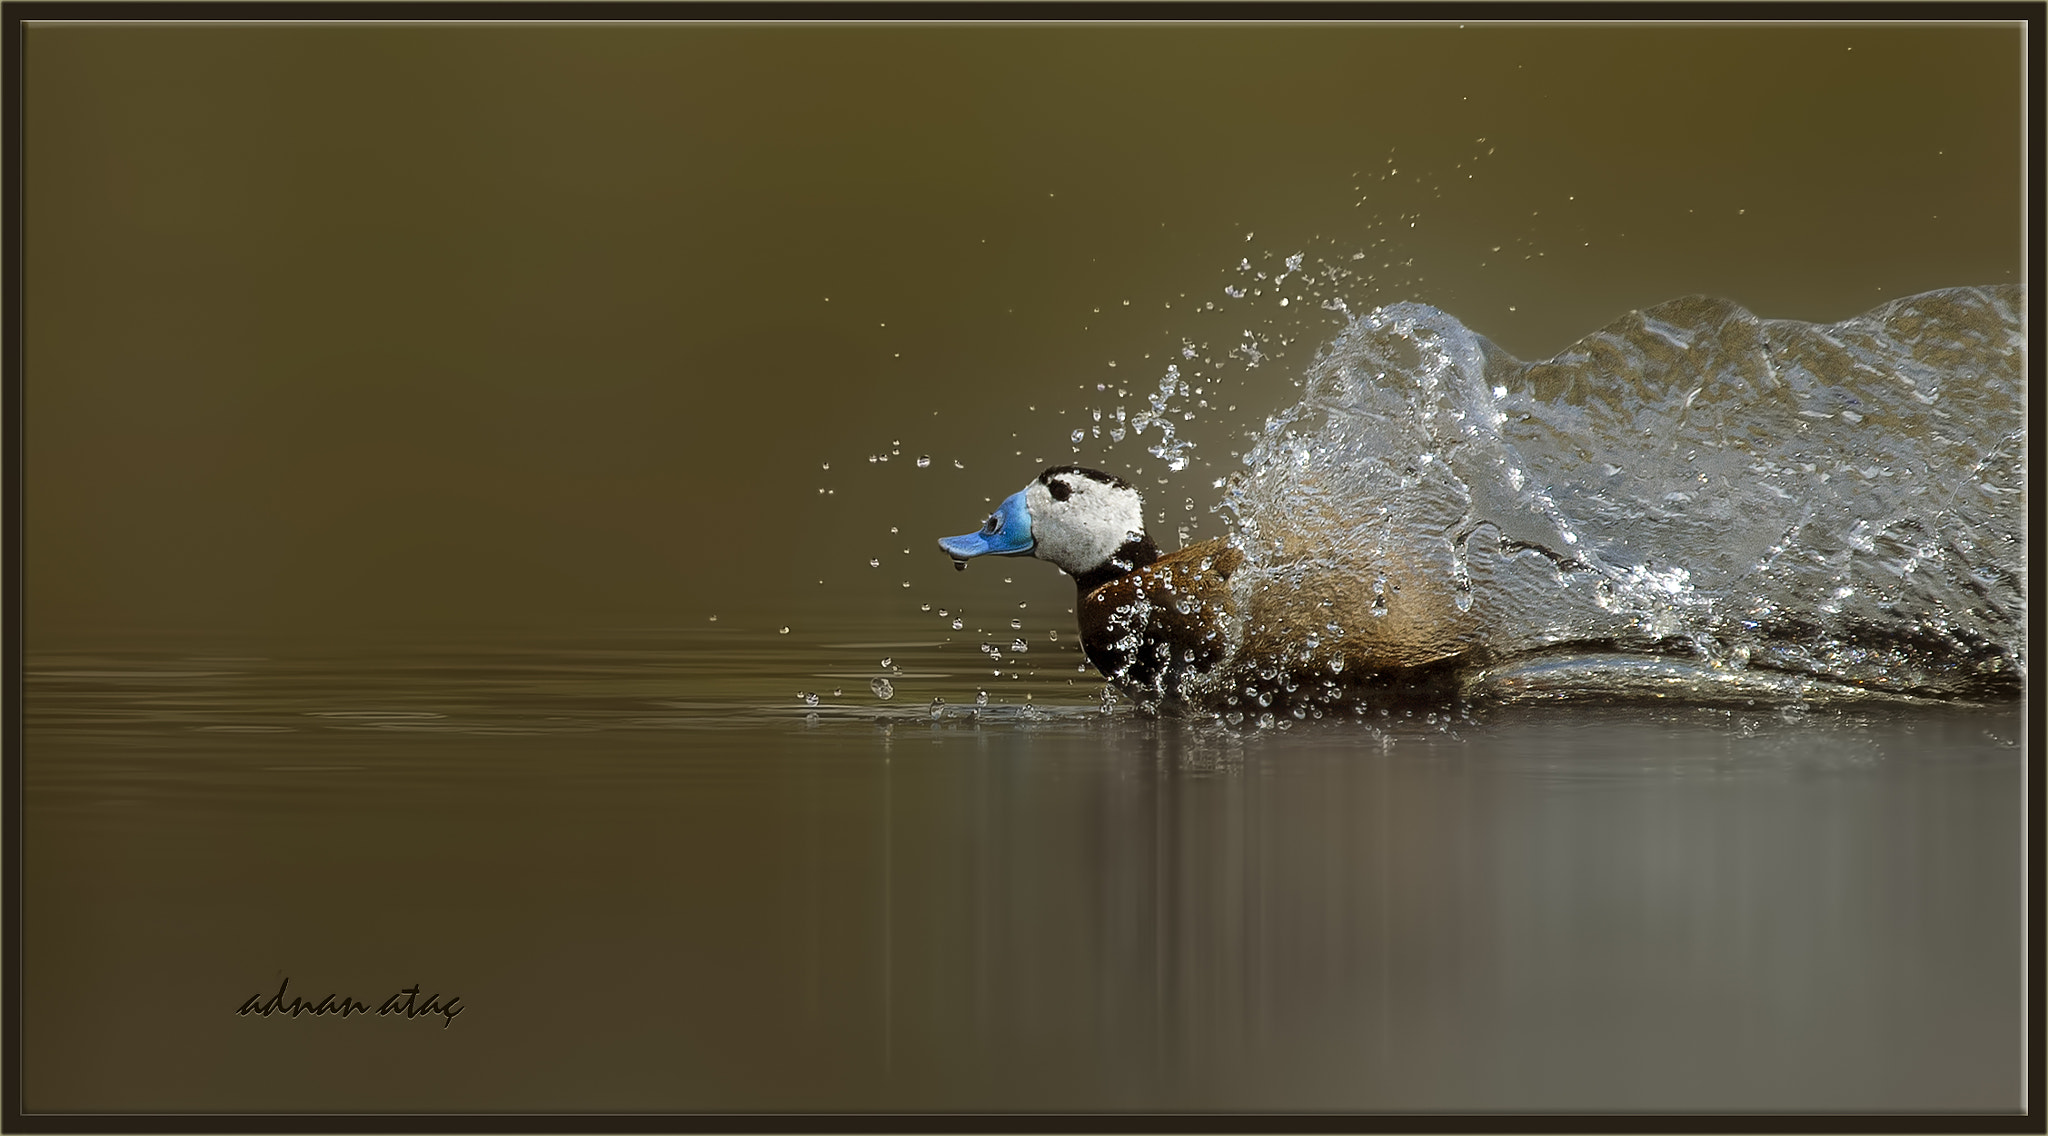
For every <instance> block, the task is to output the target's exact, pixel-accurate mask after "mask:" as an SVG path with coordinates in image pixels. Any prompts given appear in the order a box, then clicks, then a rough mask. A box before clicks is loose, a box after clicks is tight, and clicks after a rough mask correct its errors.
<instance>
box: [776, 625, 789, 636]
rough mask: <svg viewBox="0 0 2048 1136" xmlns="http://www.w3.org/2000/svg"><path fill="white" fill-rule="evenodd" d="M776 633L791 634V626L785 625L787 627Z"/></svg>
mask: <svg viewBox="0 0 2048 1136" xmlns="http://www.w3.org/2000/svg"><path fill="white" fill-rule="evenodd" d="M776 634H777V635H787V634H789V628H787V627H785V628H783V629H782V630H780V631H777V632H776Z"/></svg>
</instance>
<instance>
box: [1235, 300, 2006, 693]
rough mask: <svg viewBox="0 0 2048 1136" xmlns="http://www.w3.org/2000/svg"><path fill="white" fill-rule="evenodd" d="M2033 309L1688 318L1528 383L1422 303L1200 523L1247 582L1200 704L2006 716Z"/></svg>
mask: <svg viewBox="0 0 2048 1136" xmlns="http://www.w3.org/2000/svg"><path fill="white" fill-rule="evenodd" d="M2025 300H2026V296H2025V290H2024V288H2022V287H2020V286H1998V287H1986V288H1955V289H1947V290H1942V291H1936V292H1928V293H1924V294H1922V295H1917V296H1911V297H1907V298H1905V299H1900V300H1895V301H1893V302H1890V303H1887V304H1885V305H1884V306H1882V307H1880V308H1877V309H1876V310H1874V311H1872V312H1869V313H1867V314H1865V315H1862V316H1858V317H1856V318H1854V319H1850V320H1845V321H1842V322H1840V323H1834V324H1813V323H1803V322H1798V321H1791V320H1767V319H1762V318H1760V317H1758V316H1756V315H1755V314H1753V313H1751V312H1749V311H1746V310H1744V309H1743V308H1741V307H1739V306H1737V305H1735V304H1733V303H1730V302H1728V301H1726V300H1719V299H1711V298H1707V297H1687V298H1684V299H1679V300H1673V301H1671V302H1669V303H1665V304H1660V305H1658V306H1656V307H1653V308H1649V309H1647V310H1644V311H1640V312H1632V313H1630V314H1629V315H1628V316H1626V317H1624V318H1622V319H1620V320H1617V321H1616V322H1615V323H1613V324H1612V325H1610V326H1608V327H1606V328H1604V329H1602V330H1600V331H1598V332H1595V333H1594V334H1592V335H1589V336H1587V337H1586V338H1585V339H1583V340H1581V341H1580V342H1578V343H1577V344H1575V345H1573V346H1572V347H1570V348H1568V349H1567V350H1565V351H1564V352H1562V353H1560V354H1558V355H1557V356H1555V357H1554V358H1551V359H1548V360H1544V361H1541V362H1535V363H1526V362H1523V361H1521V360H1518V359H1515V358H1514V357H1512V356H1511V355H1509V354H1508V353H1506V352H1505V351H1503V350H1501V349H1500V348H1498V347H1497V346H1495V345H1494V344H1492V343H1490V342H1488V341H1487V340H1486V339H1485V338H1484V337H1483V336H1480V335H1478V334H1476V333H1474V332H1472V331H1471V330H1469V329H1468V328H1466V327H1465V326H1464V325H1462V324H1461V323H1459V322H1458V321H1457V320H1456V319H1454V318H1453V317H1451V316H1450V315H1448V314H1446V313H1444V312H1442V311H1440V310H1438V309H1436V308H1433V307H1429V306H1427V305H1423V304H1413V303H1403V304H1395V305H1390V306H1388V307H1385V308H1381V309H1379V310H1376V311H1374V312H1372V313H1370V314H1368V315H1364V316H1360V317H1354V318H1353V319H1352V320H1351V321H1350V323H1349V325H1348V326H1347V327H1346V328H1345V329H1344V330H1343V331H1342V332H1341V333H1340V334H1339V335H1338V337H1337V338H1336V339H1335V340H1334V341H1333V342H1332V343H1331V344H1330V345H1329V346H1328V347H1327V348H1326V349H1325V350H1324V351H1323V352H1322V354H1321V355H1320V356H1319V357H1318V358H1317V360H1316V361H1315V362H1314V363H1313V364H1312V366H1311V368H1310V370H1309V373H1308V375H1307V377H1306V380H1305V382H1304V384H1303V385H1304V387H1305V391H1304V394H1303V397H1302V399H1301V401H1300V403H1299V404H1298V405H1296V406H1295V407H1294V408H1292V409H1291V410H1289V411H1287V412H1285V413H1284V414H1281V415H1280V416H1278V417H1276V418H1275V419H1273V420H1271V421H1269V422H1268V423H1267V426H1266V428H1265V430H1264V431H1263V432H1262V433H1260V434H1259V436H1258V437H1257V438H1256V439H1255V442H1254V444H1253V446H1252V448H1251V450H1250V451H1249V452H1248V453H1247V454H1246V455H1245V465H1246V469H1245V470H1244V471H1242V472H1241V473H1240V474H1239V475H1237V476H1236V477H1234V478H1233V479H1232V482H1231V484H1230V486H1229V488H1228V490H1227V495H1226V497H1225V499H1224V501H1223V502H1222V504H1221V505H1220V506H1219V509H1221V510H1222V511H1223V512H1225V513H1226V514H1227V516H1228V518H1229V520H1230V521H1231V524H1232V527H1233V529H1234V530H1235V537H1234V539H1236V540H1237V541H1238V542H1239V543H1240V544H1241V545H1242V546H1243V547H1244V550H1245V552H1246V565H1245V567H1244V568H1243V569H1241V570H1240V572H1239V573H1238V575H1237V576H1236V577H1235V578H1234V579H1233V580H1232V586H1233V589H1234V591H1235V595H1236V599H1237V602H1238V611H1239V616H1240V619H1239V626H1238V627H1237V628H1236V629H1235V631H1234V634H1233V638H1234V639H1235V640H1236V641H1237V650H1236V651H1235V652H1234V653H1233V656H1232V659H1233V661H1232V663H1231V664H1230V665H1229V666H1227V667H1225V668H1223V669H1222V670H1221V671H1219V672H1218V674H1217V675H1216V676H1214V681H1213V682H1212V683H1211V684H1210V685H1209V687H1208V689H1207V692H1206V700H1207V701H1208V702H1210V703H1211V704H1213V705H1217V706H1220V707H1221V708H1223V709H1225V710H1250V709H1254V707H1253V706H1252V705H1251V703H1252V702H1254V701H1257V700H1258V698H1259V696H1260V695H1265V696H1266V701H1267V702H1268V703H1270V702H1271V701H1272V698H1271V696H1272V695H1273V694H1274V693H1275V692H1276V689H1277V690H1278V691H1280V692H1282V693H1288V694H1298V693H1300V692H1301V691H1302V690H1303V688H1304V687H1306V688H1307V690H1308V692H1309V693H1310V694H1312V695H1314V694H1320V695H1322V696H1324V697H1325V698H1327V699H1328V700H1332V701H1335V700H1338V699H1341V698H1348V697H1352V696H1355V694H1356V693H1357V691H1358V690H1359V689H1361V679H1362V677H1363V676H1371V677H1370V678H1369V679H1366V685H1377V686H1379V687H1389V686H1399V685H1402V684H1404V683H1406V684H1414V683H1420V682H1425V681H1426V682H1430V683H1437V682H1443V681H1451V682H1453V683H1455V684H1456V685H1457V687H1458V689H1459V690H1461V691H1462V692H1464V693H1466V694H1468V695H1475V696H1478V697H1527V696H1536V697H1540V696H1542V695H1541V694H1536V695H1531V694H1529V691H1530V690H1531V689H1532V688H1534V689H1549V690H1569V691H1572V692H1573V695H1572V696H1575V697H1583V696H1587V695H1589V694H1590V695H1598V694H1600V693H1602V692H1610V693H1623V694H1631V695H1634V694H1641V693H1643V689H1642V682H1643V680H1644V679H1645V678H1646V677H1653V678H1655V680H1656V681H1655V682H1654V683H1652V684H1651V685H1652V686H1653V687H1654V688H1655V690H1656V692H1657V693H1658V694H1659V695H1660V696H1678V697H1687V696H1695V697H1704V698H1721V697H1738V698H1741V699H1745V700H1753V699H1758V698H1777V697H1781V696H1783V695H1784V692H1785V691H1786V690H1787V689H1792V688H1796V689H1797V690H1799V691H1802V692H1803V693H1801V694H1800V695H1798V697H1801V698H1811V697H1817V696H1821V695H1824V694H1825V693H1826V692H1827V691H1828V690H1831V689H1839V690H1840V691H1841V692H1844V693H1856V694H1863V695H1868V694H1878V695H1894V696H1899V697H1908V698H1941V699H1965V700H1976V699H1987V698H2002V697H2011V696H2014V695H2016V694H2017V693H2018V692H2019V691H2020V689H2021V686H2022V684H2023V683H2024V679H2025V672H2026V654H2025V642H2024V622H2025V611H2026V577H2025V543H2024V528H2023V521H2022V517H2023V510H2024V508H2025V497H2026V493H2025V400H2024V393H2023V391H2024V385H2023V384H2024V375H2025V370H2026V340H2025V334H2024V319H2025ZM1574 659H1578V660H1584V661H1585V665H1584V666H1582V667H1578V668H1574V667H1573V666H1571V665H1570V664H1571V661H1572V660H1574ZM1617 659H1619V660H1620V662H1619V663H1617ZM1629 659H1640V660H1644V662H1642V663H1641V664H1639V665H1636V666H1633V667H1632V666H1630V665H1629V664H1628V660H1629ZM1650 659H1654V660H1656V662H1655V664H1654V665H1651V664H1650V663H1649V662H1648V661H1647V660H1650ZM1537 661H1540V664H1541V665H1540V666H1537V665H1534V663H1535V662H1537ZM1645 667H1648V668H1649V669H1648V670H1647V671H1646V670H1645V669H1644V668H1645ZM1686 668H1691V673H1692V674H1694V675H1695V676H1696V678H1695V680H1693V681H1688V680H1687V679H1686V678H1685V677H1684V676H1685V674H1686V673H1687V671H1686ZM1651 672H1654V674H1652V673H1651ZM1532 674H1536V675H1541V676H1547V677H1548V679H1550V680H1552V681H1551V682H1550V684H1549V685H1547V686H1546V685H1545V684H1544V683H1541V682H1538V683H1535V684H1533V687H1532V684H1531V683H1530V681H1529V679H1530V676H1531V675H1532ZM1560 676H1564V679H1565V680H1564V681H1557V680H1559V678H1560ZM1745 678H1747V679H1749V680H1751V681H1745ZM1660 684H1661V685H1660ZM1731 692H1732V693H1731ZM1307 701H1310V702H1314V701H1315V699H1314V698H1310V699H1307Z"/></svg>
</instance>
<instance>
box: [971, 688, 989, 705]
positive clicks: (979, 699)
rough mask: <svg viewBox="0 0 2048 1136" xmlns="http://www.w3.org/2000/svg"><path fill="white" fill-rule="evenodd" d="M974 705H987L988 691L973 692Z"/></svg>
mask: <svg viewBox="0 0 2048 1136" xmlns="http://www.w3.org/2000/svg"><path fill="white" fill-rule="evenodd" d="M974 704H975V705H976V706H986V705H988V691H986V690H977V691H975V692H974Z"/></svg>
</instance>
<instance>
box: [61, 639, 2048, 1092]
mask: <svg viewBox="0 0 2048 1136" xmlns="http://www.w3.org/2000/svg"><path fill="white" fill-rule="evenodd" d="M876 634H884V633H882V632H876V631H874V630H873V629H867V628H862V627H860V626H856V625H853V624H847V625H845V626H841V627H836V628H829V629H827V630H826V631H823V632H820V631H817V630H815V629H813V630H810V631H809V632H807V633H800V634H793V635H790V636H778V635H776V634H774V633H773V631H772V629H771V630H769V631H766V632H763V631H762V630H761V629H759V628H755V629H753V630H744V629H740V628H720V627H716V626H713V627H708V628H703V629H690V630H644V631H632V632H607V633H592V634H591V635H588V636H586V637H583V638H580V639H574V640H571V639H565V638H562V637H560V636H551V637H534V638H531V639H511V638H502V637H500V638H491V639H484V638H473V639H458V638H449V639H444V640H439V641H433V640H417V641H409V642H389V641H385V642H374V641H369V640H364V641H362V642H358V643H354V644H339V643H331V644H328V645H325V646H321V647H317V648H315V647H311V646H300V647H294V648H291V649H286V648H284V647H280V646H277V645H275V644H258V643H253V642H247V641H229V640H222V639H216V638H206V637H199V636H191V637H175V636H167V637H158V638H153V639H141V638H134V637H128V638H121V639H102V640H93V639H79V640H75V641H72V642H69V643H66V644H61V645H39V646H38V649H36V650H33V651H32V652H31V653H30V656H29V659H28V667H27V669H28V672H29V674H28V679H27V682H28V689H27V717H26V728H27V749H26V794H25V797H24V806H25V822H26V823H25V828H24V831H23V833H22V837H23V861H22V862H23V864H24V865H25V867H26V871H27V890H26V924H25V926H26V931H25V936H24V943H23V946H24V950H25V959H24V961H25V964H26V966H27V972H28V974H29V975H30V977H31V981H29V983H28V984H27V991H26V998H25V1006H24V1011H25V1019H26V1020H25V1030H26V1042H27V1044H26V1047H25V1054H24V1056H25V1062H26V1063H25V1069H24V1103H25V1105H26V1107H27V1108H29V1109H31V1110H121V1109H148V1110H160V1109H163V1110H192V1109H197V1110H248V1109H263V1110H280V1109H283V1110H298V1109H307V1110H362V1109H376V1110H387V1111H388V1110H443V1109H460V1110H498V1109H514V1110H577V1111H583V1110H590V1111H614V1110H622V1109H632V1110H714V1109H747V1110H751V1109H778V1110H780V1109H891V1110H924V1109H970V1110H979V1109H1000V1110H1019V1109H1023V1110H1037V1109H1061V1110H1073V1109H1081V1110H1105V1109H1106V1110H1129V1109H1281V1110H1303V1109H1310V1110H1391V1109H1458V1110H1466V1109H1539V1108H1540V1109H1589V1110H1613V1109H1636V1110H1640V1109H1660V1110H1661V1109H1827V1110H1834V1109H1875V1110H1890V1109H1995V1110H2004V1109H2009V1108H2014V1107H2017V1105H2018V1103H2019V1090H2020V1076H2021V1068H2020V1052H2021V1028H2022V1018H2021V1004H2020V1003H2021V993H2022V987H2021V975H2022V969H2021V968H2022V958H2021V946H2022V941H2021V935H2022V926H2021V924H2022V920H2021V910H2022V908H2021V889H2022V874H2021V853H2022V823H2021V818H2022V797H2023V788H2022V779H2023V769H2022V760H2021V754H2022V749H2021V747H2020V741H2021V734H2020V731H2021V720H2020V719H2021V715H2020V713H2019V711H2018V709H2017V708H1999V709H1990V710H1985V709H1938V710H1913V711H1902V712H1868V711H1865V712H1858V713H1854V714H1845V713H1837V712H1834V711H1826V710H1813V711H1808V712H1785V711H1781V710H1775V709H1773V710H1745V711H1726V710H1690V711H1688V710H1680V709H1666V708H1658V707H1651V708H1647V709H1645V708H1642V707H1634V708H1626V709H1623V708H1570V709H1558V708H1549V709H1540V710H1535V709H1525V710H1516V711H1512V712H1499V713H1495V714H1491V715H1485V716H1478V717H1469V718H1468V717H1464V716H1458V717H1456V718H1446V719H1444V720H1439V721H1436V722H1431V721H1428V720H1426V719H1424V718H1419V717H1418V718H1412V719H1389V720H1379V721H1375V722H1373V723H1360V722H1341V723H1340V722H1336V721H1313V720H1311V721H1306V722H1302V723H1299V724H1296V725H1294V726H1293V727H1292V728H1290V729H1286V730H1272V731H1266V732H1257V731H1243V730H1231V729H1223V728H1220V727H1215V726H1208V725H1197V724H1192V723H1186V722H1176V721H1158V720H1146V719H1143V718H1140V717H1137V716H1135V715H1133V714H1131V713H1130V712H1129V711H1127V710H1117V711H1114V712H1112V713H1109V714H1107V715H1105V714H1104V713H1103V712H1102V710H1101V707H1100V706H1099V704H1098V703H1097V702H1096V700H1095V695H1096V691H1097V690H1098V684H1097V683H1096V682H1095V681H1094V680H1092V679H1091V678H1089V677H1088V676H1083V675H1076V674H1075V672H1074V669H1073V666H1072V665H1071V663H1072V661H1073V660H1072V659H1069V658H1065V657H1058V656H1054V655H1051V654H1049V653H1047V652H1046V651H1044V650H1043V649H1041V650H1040V659H1041V660H1042V661H1041V662H1040V668H1039V670H1037V671H1036V672H1033V673H1031V674H1028V675H1026V676H1025V677H1023V678H1021V679H1011V678H1008V677H1005V678H1003V679H1000V680H997V679H994V678H993V677H992V676H991V677H990V678H989V679H987V680H985V681H989V682H991V683H992V685H991V686H990V687H989V690H990V695H991V701H990V704H989V705H988V706H987V707H985V708H979V709H977V708H974V707H973V702H974V696H975V689H976V688H975V682H976V681H977V680H976V679H975V678H973V677H970V676H971V675H972V674H974V673H976V672H974V670H973V667H972V662H973V660H974V656H973V655H972V654H971V653H970V649H969V647H968V646H967V645H966V639H967V638H970V637H963V639H962V642H961V643H951V644H941V643H938V642H934V641H919V642H913V641H905V640H902V639H901V638H900V630H899V631H897V632H895V634H896V635H897V636H898V638H897V639H895V640H893V641H892V640H890V639H888V638H886V637H885V638H882V639H877V638H874V637H873V636H874V635H876ZM885 656H886V657H888V658H889V659H890V660H891V662H890V669H889V671H888V672H886V673H888V675H889V676H890V677H891V681H892V685H893V687H894V688H895V693H894V695H893V697H892V698H891V699H889V700H887V701H883V700H881V699H879V698H877V697H876V695H875V693H874V692H873V691H872V690H871V688H870V686H869V682H870V680H871V679H872V678H874V677H876V676H878V675H881V674H883V673H885V672H883V671H882V670H881V669H880V668H879V666H878V664H879V662H880V659H881V658H882V657H885ZM979 673H981V674H983V675H986V674H987V672H986V671H985V670H984V671H981V672H979ZM1069 677H1073V678H1075V679H1077V681H1076V682H1075V683H1074V684H1072V685H1070V684H1069V683H1068V681H1067V680H1068V678H1069ZM834 690H837V691H839V692H840V693H839V694H838V695H837V696H835V695H834V694H833V691H834ZM799 691H813V692H817V693H818V694H819V695H820V698H819V705H818V706H817V707H816V708H812V707H810V706H808V705H806V704H805V703H804V702H803V701H801V700H800V699H799V698H798V697H797V694H798V692H799ZM1027 694H1028V695H1030V698H1029V699H1028V705H1029V706H1030V707H1031V708H1030V709H1028V710H1027V709H1025V708H1024V707H1025V706H1026V705H1027V699H1026V698H1025V696H1026V695H1027ZM934 697H942V698H944V699H945V705H944V706H943V707H941V708H940V709H939V711H938V714H937V716H936V717H935V716H934V714H933V711H932V709H931V707H930V703H931V700H932V699H933V698H934ZM286 978H289V982H290V986H289V989H288V992H287V996H286V998H287V1002H288V1001H289V999H290V998H291V997H297V996H304V997H307V998H309V999H318V998H320V997H322V996H324V995H327V994H330V993H332V994H336V995H345V996H348V997H351V998H353V999H355V1000H357V1001H360V1002H365V1003H368V1004H369V1005H370V1006H371V1007H372V1009H373V1010H374V1009H375V1008H377V1007H379V1006H380V1005H382V1004H384V1003H385V1002H386V1000H387V999H388V998H389V997H390V996H391V995H392V994H393V993H395V992H397V991H399V990H401V989H402V988H405V987H409V986H412V985H414V984H420V987H421V993H420V1000H421V1001H422V1002H423V1001H424V999H425V998H426V996H427V995H429V994H436V993H438V994H440V995H441V996H442V999H443V1000H444V1001H445V1000H446V999H447V998H448V997H449V996H454V997H459V999H460V1006H461V1012H460V1013H459V1014H458V1015H457V1016H456V1017H454V1018H453V1019H452V1020H448V1019H445V1018H443V1017H441V1016H439V1015H435V1016H431V1017H419V1018H415V1019H411V1020H405V1019H402V1018H400V1017H398V1016H395V1015H391V1016H379V1015H377V1014H375V1013H371V1014H368V1015H351V1016H349V1017H347V1018H345V1019H344V1018H336V1017H320V1018H313V1017H306V1016H301V1017H298V1018H296V1019H293V1018H285V1017H281V1016H272V1017H269V1018H261V1017H257V1016H254V1015H250V1016H237V1015H236V1014H235V1010H236V1008H237V1007H238V1006H240V1005H242V1004H243V1003H244V1002H245V1001H247V1000H248V999H249V998H250V997H251V995H257V994H261V995H263V996H264V997H266V998H267V997H268V996H269V995H271V994H272V993H274V992H275V991H276V989H277V987H278V985H279V983H280V982H281V981H283V980H285V979H286ZM444 1025H445V1028H444Z"/></svg>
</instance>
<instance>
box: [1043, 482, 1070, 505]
mask: <svg viewBox="0 0 2048 1136" xmlns="http://www.w3.org/2000/svg"><path fill="white" fill-rule="evenodd" d="M1045 491H1046V492H1047V493H1050V494H1052V499H1053V500H1055V501H1064V500H1066V499H1067V498H1069V497H1072V496H1073V495H1074V487H1073V486H1071V485H1068V484H1067V483H1066V482H1065V481H1063V480H1061V479H1059V478H1054V479H1053V480H1051V481H1048V482H1046V483H1045Z"/></svg>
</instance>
